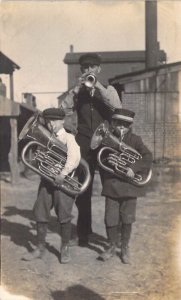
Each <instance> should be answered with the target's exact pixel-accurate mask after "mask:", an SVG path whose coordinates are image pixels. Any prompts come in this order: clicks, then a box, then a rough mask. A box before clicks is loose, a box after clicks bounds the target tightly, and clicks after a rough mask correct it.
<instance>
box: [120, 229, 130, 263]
mask: <svg viewBox="0 0 181 300" xmlns="http://www.w3.org/2000/svg"><path fill="white" fill-rule="evenodd" d="M131 229H132V224H122V228H121V254H120V258H121V261H122V263H123V264H130V257H129V240H130V237H131Z"/></svg>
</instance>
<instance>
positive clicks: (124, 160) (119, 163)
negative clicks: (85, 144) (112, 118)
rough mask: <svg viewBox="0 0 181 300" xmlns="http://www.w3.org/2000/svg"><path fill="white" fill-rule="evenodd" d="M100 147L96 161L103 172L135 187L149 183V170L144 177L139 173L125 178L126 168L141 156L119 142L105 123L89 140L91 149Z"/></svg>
mask: <svg viewBox="0 0 181 300" xmlns="http://www.w3.org/2000/svg"><path fill="white" fill-rule="evenodd" d="M100 146H101V148H100V150H99V152H98V155H97V159H98V163H99V165H100V167H102V168H103V169H104V170H106V171H108V172H109V173H112V174H114V175H115V176H117V177H119V178H125V179H126V180H127V181H128V182H130V183H132V184H134V185H136V186H143V185H145V184H146V183H148V182H149V181H150V179H151V176H152V170H151V169H150V170H149V172H148V174H147V175H146V176H143V175H142V174H140V173H139V172H137V173H136V174H135V176H134V178H129V177H128V176H127V171H128V168H131V166H133V164H134V163H135V162H136V161H138V160H141V159H142V156H141V154H140V153H138V152H137V151H136V150H135V149H133V148H132V147H130V146H128V145H127V144H125V143H124V142H122V141H121V142H120V141H119V139H118V138H117V137H116V136H114V135H113V134H112V133H111V132H110V130H109V124H108V122H107V121H105V122H104V123H101V124H100V125H99V126H98V127H97V129H96V131H95V132H94V134H93V137H92V140H91V149H96V148H98V147H100Z"/></svg>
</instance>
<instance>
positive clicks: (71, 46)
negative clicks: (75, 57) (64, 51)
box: [70, 45, 74, 53]
mask: <svg viewBox="0 0 181 300" xmlns="http://www.w3.org/2000/svg"><path fill="white" fill-rule="evenodd" d="M73 52H74V46H73V45H70V53H73Z"/></svg>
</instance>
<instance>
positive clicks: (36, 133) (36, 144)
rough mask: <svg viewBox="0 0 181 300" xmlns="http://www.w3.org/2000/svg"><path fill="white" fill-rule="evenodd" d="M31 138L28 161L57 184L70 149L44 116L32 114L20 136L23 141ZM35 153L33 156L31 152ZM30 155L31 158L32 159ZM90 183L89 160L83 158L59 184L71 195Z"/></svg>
mask: <svg viewBox="0 0 181 300" xmlns="http://www.w3.org/2000/svg"><path fill="white" fill-rule="evenodd" d="M22 139H29V140H30V141H29V142H28V143H27V144H26V145H25V147H24V148H23V150H22V153H21V157H22V161H23V162H24V164H25V165H26V166H27V167H29V168H30V169H32V170H33V171H34V172H35V173H37V174H39V175H40V176H41V177H43V178H45V179H47V180H48V181H49V182H51V183H52V184H53V185H55V186H57V184H56V183H55V178H56V176H57V175H58V174H60V172H61V170H62V169H63V167H64V165H65V162H66V154H67V148H66V147H65V145H63V144H62V143H61V142H60V141H59V140H58V139H57V138H56V137H55V135H54V134H53V133H51V132H50V131H49V130H48V129H46V126H45V120H44V119H43V118H42V117H41V116H40V115H37V116H32V117H31V118H30V119H29V120H28V121H27V123H26V124H25V126H24V127H23V129H22V131H21V132H20V135H19V140H22ZM28 153H31V155H28ZM28 156H29V158H28ZM89 182H90V172H89V167H88V164H87V162H86V161H85V160H84V159H82V158H81V160H80V163H79V166H78V167H77V169H76V170H74V171H73V172H72V173H71V174H69V175H68V176H66V177H65V179H64V181H63V184H62V185H60V186H58V188H60V189H61V190H62V191H64V192H66V193H68V194H69V195H71V196H76V195H79V194H81V193H83V192H84V191H85V190H86V189H87V187H88V185H89Z"/></svg>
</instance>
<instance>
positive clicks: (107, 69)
mask: <svg viewBox="0 0 181 300" xmlns="http://www.w3.org/2000/svg"><path fill="white" fill-rule="evenodd" d="M144 67H145V63H141V62H120V63H103V64H102V65H101V69H102V70H101V73H100V75H99V80H100V82H101V83H102V84H105V85H107V84H108V79H109V78H112V77H114V76H117V75H122V74H126V73H129V72H133V71H138V70H142V69H144ZM80 75H81V72H80V66H79V64H69V65H68V88H71V87H72V86H74V85H75V84H76V82H77V79H78V77H79V76H80Z"/></svg>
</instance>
